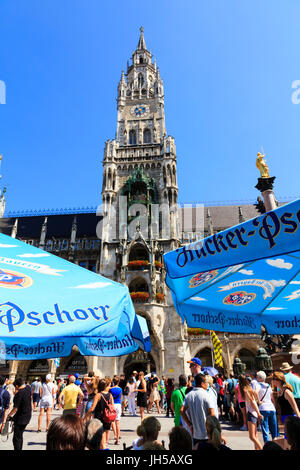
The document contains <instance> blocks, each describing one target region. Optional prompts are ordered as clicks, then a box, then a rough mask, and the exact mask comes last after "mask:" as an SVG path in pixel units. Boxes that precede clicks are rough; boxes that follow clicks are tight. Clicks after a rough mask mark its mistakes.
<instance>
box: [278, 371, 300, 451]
mask: <svg viewBox="0 0 300 470" xmlns="http://www.w3.org/2000/svg"><path fill="white" fill-rule="evenodd" d="M271 380H272V386H273V387H276V388H277V390H278V391H277V402H278V406H279V409H280V416H281V422H282V424H284V423H285V420H286V418H287V417H288V416H296V417H297V418H300V411H299V408H298V405H297V403H296V400H295V398H294V395H293V387H292V386H291V385H290V384H289V383H287V381H286V379H285V375H284V373H283V372H277V371H276V372H273V374H272V375H271ZM283 447H284V449H287V448H288V445H287V440H286V435H284V443H283Z"/></svg>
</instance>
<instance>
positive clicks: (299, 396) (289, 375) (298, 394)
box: [280, 362, 300, 410]
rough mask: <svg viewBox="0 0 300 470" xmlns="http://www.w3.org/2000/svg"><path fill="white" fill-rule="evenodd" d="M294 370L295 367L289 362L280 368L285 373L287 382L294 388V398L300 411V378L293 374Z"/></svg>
mask: <svg viewBox="0 0 300 470" xmlns="http://www.w3.org/2000/svg"><path fill="white" fill-rule="evenodd" d="M292 369H293V366H291V365H290V364H289V363H288V362H283V363H282V366H281V367H280V370H281V372H283V373H284V377H285V380H286V382H287V383H288V384H290V385H291V386H292V387H293V396H294V398H295V401H296V403H297V406H298V408H299V410H300V377H298V376H297V375H295V374H293V372H292Z"/></svg>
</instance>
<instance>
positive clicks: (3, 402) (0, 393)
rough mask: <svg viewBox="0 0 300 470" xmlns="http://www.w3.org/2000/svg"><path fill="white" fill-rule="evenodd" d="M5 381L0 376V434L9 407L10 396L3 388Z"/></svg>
mask: <svg viewBox="0 0 300 470" xmlns="http://www.w3.org/2000/svg"><path fill="white" fill-rule="evenodd" d="M5 382H6V379H5V377H2V376H0V433H1V432H2V429H3V426H4V424H5V423H6V418H7V415H8V410H9V405H10V394H9V392H8V391H7V390H6V387H5Z"/></svg>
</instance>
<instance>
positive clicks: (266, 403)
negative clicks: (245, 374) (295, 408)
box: [255, 370, 279, 442]
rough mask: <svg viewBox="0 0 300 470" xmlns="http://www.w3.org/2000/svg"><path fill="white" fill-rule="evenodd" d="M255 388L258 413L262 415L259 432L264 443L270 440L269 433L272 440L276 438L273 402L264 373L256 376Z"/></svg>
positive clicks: (260, 372) (276, 430)
mask: <svg viewBox="0 0 300 470" xmlns="http://www.w3.org/2000/svg"><path fill="white" fill-rule="evenodd" d="M256 378H257V387H256V389H255V393H256V396H257V398H258V401H259V403H260V405H259V412H260V414H262V415H263V418H264V419H263V420H262V423H261V430H262V435H263V440H264V442H267V441H269V440H270V437H269V433H271V436H272V439H274V438H275V437H277V436H278V435H279V434H278V426H277V417H276V408H275V400H274V397H273V393H272V388H271V386H270V385H269V384H268V383H266V382H265V380H266V374H265V372H264V371H262V370H261V371H259V372H257V374H256Z"/></svg>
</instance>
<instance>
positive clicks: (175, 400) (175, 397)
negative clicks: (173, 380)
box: [171, 374, 187, 427]
mask: <svg viewBox="0 0 300 470" xmlns="http://www.w3.org/2000/svg"><path fill="white" fill-rule="evenodd" d="M178 382H179V386H178V389H177V390H174V391H173V393H172V395H171V409H172V411H173V413H174V426H175V427H176V426H181V424H182V423H181V414H180V410H181V407H182V404H183V402H184V399H185V392H186V384H187V379H186V376H185V375H184V374H181V375H180V376H179V378H178Z"/></svg>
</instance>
